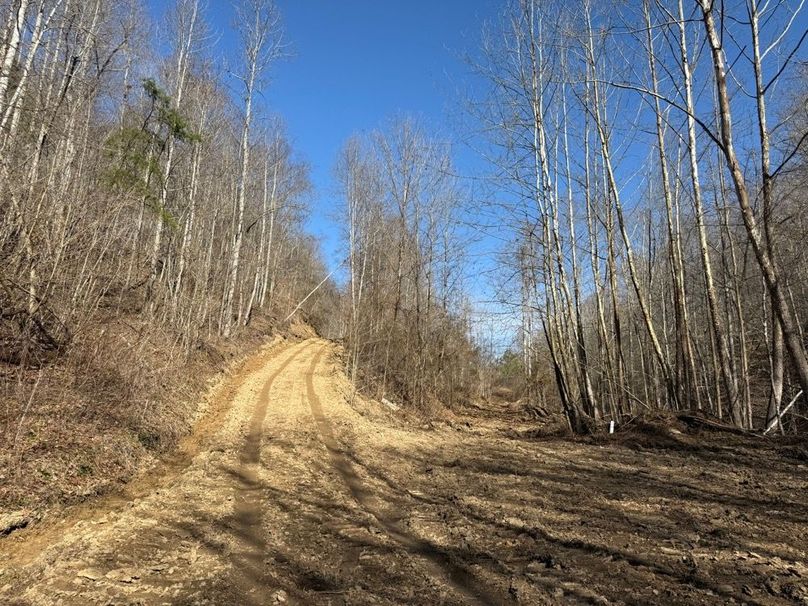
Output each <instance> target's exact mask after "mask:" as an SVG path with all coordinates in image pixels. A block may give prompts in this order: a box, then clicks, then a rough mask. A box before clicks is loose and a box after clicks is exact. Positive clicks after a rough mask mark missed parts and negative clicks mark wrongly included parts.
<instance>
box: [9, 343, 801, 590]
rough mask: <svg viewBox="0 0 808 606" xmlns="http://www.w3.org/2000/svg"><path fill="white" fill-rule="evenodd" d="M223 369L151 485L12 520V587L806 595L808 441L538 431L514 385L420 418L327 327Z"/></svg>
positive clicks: (647, 432) (681, 430)
mask: <svg viewBox="0 0 808 606" xmlns="http://www.w3.org/2000/svg"><path fill="white" fill-rule="evenodd" d="M227 385H228V386H227V387H226V388H225V389H224V391H222V392H221V393H222V395H223V398H222V399H221V400H220V401H221V402H225V401H226V404H222V405H221V407H220V408H218V409H217V412H216V413H215V414H213V415H212V416H211V419H215V422H214V421H213V420H211V422H210V423H209V425H207V426H203V427H202V429H201V430H200V433H198V434H196V435H197V436H198V437H197V438H195V442H194V444H195V446H194V448H195V450H193V451H191V452H190V453H189V456H188V457H187V458H186V460H185V461H184V462H183V464H182V465H178V466H177V467H176V468H174V469H171V470H169V471H168V472H166V473H165V474H164V476H162V478H161V479H158V480H154V481H151V482H147V483H146V484H145V485H144V489H143V490H142V492H141V493H140V494H138V495H135V496H133V498H131V499H129V500H124V501H122V502H120V503H116V504H112V505H110V506H108V507H105V508H103V509H101V510H96V511H95V512H92V513H89V514H88V515H85V516H82V517H79V518H78V519H72V520H68V521H66V522H64V523H63V524H62V525H61V526H60V527H58V528H51V529H43V530H42V531H41V532H40V534H39V535H37V534H35V533H30V532H29V531H21V532H20V533H15V534H13V535H11V536H10V537H8V538H7V539H4V540H2V541H0V552H2V553H0V555H2V556H3V562H4V563H3V564H2V565H0V566H2V567H3V569H2V570H0V602H3V600H5V601H6V603H11V604H18V605H21V606H23V605H24V606H30V605H39V604H53V603H61V604H65V605H73V604H76V605H78V604H82V605H83V604H96V603H97V604H187V605H191V604H216V605H221V604H225V605H227V604H234V605H235V604H239V605H242V604H247V605H249V604H256V605H258V604H273V603H276V604H280V603H289V604H301V605H302V604H322V605H338V604H345V605H348V604H350V605H354V604H422V605H427V604H428V605H433V604H576V603H580V604H593V603H594V604H637V605H640V604H642V605H645V604H659V605H668V604H716V605H718V604H731V603H735V604H783V605H786V604H805V603H808V553H807V552H806V549H808V536H806V533H807V532H808V529H807V528H806V524H805V521H806V519H808V502H806V493H808V490H807V489H808V473H807V471H808V470H806V462H805V461H804V460H803V459H801V458H800V456H799V454H800V452H802V451H801V450H800V448H799V447H798V446H795V445H789V446H787V447H783V446H782V445H780V444H778V443H777V442H774V441H768V440H766V441H764V440H754V441H752V440H749V439H748V438H742V437H740V436H734V435H723V434H716V435H713V434H710V435H707V434H691V433H688V430H687V429H686V428H684V427H682V428H679V429H677V431H675V432H670V431H663V430H659V431H660V432H662V433H661V434H654V432H651V431H650V430H640V429H635V430H634V431H633V432H632V433H631V435H629V434H624V435H622V436H618V437H616V438H606V439H603V438H598V439H589V440H586V441H572V440H568V439H561V438H556V437H539V436H537V434H536V433H535V431H533V430H534V428H535V421H534V420H532V419H530V418H528V417H527V416H525V415H523V413H522V411H521V410H519V409H517V408H514V407H512V406H509V405H506V404H502V405H491V406H487V407H480V408H474V409H469V410H467V411H465V412H464V413H463V414H462V415H461V414H456V415H450V416H447V417H445V418H444V419H443V421H441V422H433V423H431V424H427V425H424V426H417V427H416V426H413V424H412V423H410V422H408V421H405V420H404V419H402V418H401V417H400V416H398V414H399V413H394V412H391V411H390V410H389V409H388V408H386V407H385V406H382V405H379V404H377V403H374V402H369V401H365V400H363V399H361V398H357V397H354V396H353V395H352V393H351V390H350V386H349V385H348V383H347V381H346V380H345V378H344V376H343V375H342V373H341V370H340V365H339V362H338V360H337V358H336V351H335V348H334V346H333V345H331V344H330V343H328V342H325V341H322V340H318V339H307V340H305V341H302V342H300V343H296V344H289V343H286V344H279V345H277V346H276V347H275V348H273V349H270V350H266V351H264V352H262V353H261V354H259V355H257V356H256V357H255V358H253V359H252V360H251V361H250V362H249V363H248V365H247V366H245V368H244V369H243V372H242V373H239V374H238V375H236V376H234V377H233V380H232V381H230V382H228V384H227ZM629 438H630V439H629ZM662 438H664V439H662ZM15 537H16V538H15Z"/></svg>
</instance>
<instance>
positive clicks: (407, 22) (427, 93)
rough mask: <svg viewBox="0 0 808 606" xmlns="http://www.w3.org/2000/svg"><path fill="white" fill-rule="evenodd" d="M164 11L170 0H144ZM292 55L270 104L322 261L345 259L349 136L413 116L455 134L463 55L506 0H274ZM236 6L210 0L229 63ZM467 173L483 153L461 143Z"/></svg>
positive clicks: (267, 97)
mask: <svg viewBox="0 0 808 606" xmlns="http://www.w3.org/2000/svg"><path fill="white" fill-rule="evenodd" d="M147 2H148V5H149V7H150V10H151V12H152V13H153V15H154V16H155V17H157V18H158V22H159V17H160V15H161V14H162V13H163V11H165V9H166V8H167V7H168V6H169V5H170V3H169V2H165V1H161V0H147ZM276 4H277V6H278V8H279V10H280V13H281V16H282V21H283V29H284V39H285V42H286V44H287V53H288V55H289V56H288V57H287V58H285V59H283V60H281V61H280V62H278V63H276V64H275V65H274V66H273V67H272V68H271V70H270V79H269V82H268V83H267V85H266V86H265V87H264V91H263V93H264V94H263V102H264V105H265V108H266V109H267V110H268V111H270V112H272V113H277V114H280V115H281V116H282V117H283V119H284V121H285V122H286V124H287V128H288V134H289V136H290V138H291V139H292V144H293V147H294V149H295V150H296V152H297V153H298V155H299V158H300V159H302V160H304V161H306V162H308V163H309V165H310V167H311V177H312V181H313V185H314V192H313V194H312V200H311V206H312V209H311V210H312V212H311V218H310V221H309V229H310V231H311V232H312V233H313V234H314V235H316V236H317V237H318V238H319V239H320V241H321V243H322V250H323V254H324V256H325V260H326V262H327V263H328V264H329V265H330V266H332V267H333V266H334V265H336V264H338V263H339V261H340V256H339V230H338V227H337V226H336V225H335V222H334V220H333V215H334V210H335V208H336V207H337V205H338V203H339V200H338V197H337V194H336V191H335V184H334V179H333V166H334V163H335V160H336V157H337V153H338V152H339V150H340V148H341V147H342V145H343V143H344V142H345V140H346V139H347V138H348V137H349V136H350V135H352V134H354V133H358V132H367V131H370V130H372V129H374V128H377V127H380V126H383V125H384V122H385V121H386V120H387V119H390V118H393V117H395V116H396V115H401V114H408V115H412V116H415V117H417V118H419V119H421V120H422V121H423V123H424V124H425V125H426V126H427V127H428V128H429V129H430V130H431V131H433V132H437V133H438V134H440V135H442V136H444V137H451V136H452V134H453V133H452V129H451V126H450V125H451V123H452V121H453V120H454V119H455V118H457V116H458V114H459V113H460V112H462V103H463V102H462V95H460V94H458V91H459V89H461V88H463V87H466V86H468V84H469V81H470V79H469V76H470V72H471V70H470V69H469V67H468V66H467V64H466V62H465V61H464V56H465V55H466V54H469V53H470V54H474V53H477V52H478V51H479V48H480V38H481V33H482V27H483V22H484V21H486V20H491V19H495V18H496V17H497V16H498V14H499V12H500V11H501V10H502V8H503V3H502V1H501V0H276ZM234 14H235V12H234V9H233V4H232V3H231V2H230V1H229V0H208V9H207V20H208V23H209V24H210V26H211V28H212V29H213V30H214V31H215V32H216V33H217V34H218V35H219V36H220V38H219V41H218V44H217V45H216V49H215V50H214V51H213V53H214V55H215V56H217V57H218V58H220V59H221V60H222V61H223V62H225V61H230V62H232V61H233V59H232V57H234V56H235V53H236V52H237V37H236V34H235V32H234V29H233V19H234ZM455 159H456V163H457V165H458V166H457V168H458V170H459V172H460V173H461V174H474V173H477V172H480V171H481V170H482V166H483V165H482V161H481V160H480V159H479V157H477V155H476V154H474V153H473V152H471V151H470V150H469V149H467V148H464V147H463V146H462V145H458V146H456V147H455Z"/></svg>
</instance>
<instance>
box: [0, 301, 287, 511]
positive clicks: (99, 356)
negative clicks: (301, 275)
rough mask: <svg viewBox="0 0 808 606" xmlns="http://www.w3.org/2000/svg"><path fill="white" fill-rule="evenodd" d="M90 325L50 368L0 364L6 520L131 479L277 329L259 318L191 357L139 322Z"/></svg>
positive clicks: (0, 462)
mask: <svg viewBox="0 0 808 606" xmlns="http://www.w3.org/2000/svg"><path fill="white" fill-rule="evenodd" d="M88 324H90V323H88ZM92 325H93V327H94V328H93V329H91V330H89V331H87V332H84V333H82V334H80V335H77V336H76V339H75V340H74V342H73V344H72V346H71V348H70V350H69V351H68V352H67V353H66V354H65V355H64V356H63V357H61V358H60V359H58V360H57V361H55V362H54V363H52V364H50V365H48V366H45V367H43V368H41V369H36V370H21V369H20V368H18V367H14V366H9V365H6V366H4V367H0V514H2V513H3V512H8V511H15V510H21V509H22V510H26V511H28V512H30V513H31V515H33V516H39V515H41V514H42V513H43V512H44V511H45V510H46V509H47V508H48V507H51V506H53V505H62V504H70V503H76V502H79V501H83V500H85V499H87V498H88V497H91V496H93V495H97V494H102V493H105V492H109V491H110V490H112V489H114V488H115V487H116V486H119V485H120V484H122V483H124V482H126V481H127V480H128V479H129V478H131V477H132V475H133V474H134V473H135V472H136V471H137V470H138V469H139V468H141V467H142V466H144V465H147V464H148V463H149V461H150V460H151V459H153V457H154V456H155V455H156V454H158V453H160V452H165V451H168V450H170V449H171V448H172V447H174V446H175V445H176V444H177V441H178V440H179V439H180V438H181V437H182V436H183V435H185V434H186V433H187V432H188V431H189V430H190V428H191V425H192V423H193V421H194V418H195V413H196V407H197V405H198V402H199V400H200V396H201V394H202V393H203V392H204V390H205V389H206V387H207V385H208V383H209V382H210V380H211V379H213V378H214V377H215V376H216V375H217V373H220V372H222V371H223V370H224V369H225V368H226V367H227V366H228V365H229V363H230V362H231V361H232V360H233V359H235V358H237V357H239V356H241V355H243V354H245V353H248V352H251V351H253V350H254V349H255V348H257V347H258V346H259V345H260V344H261V343H263V342H264V341H265V335H267V334H269V333H270V332H271V326H270V324H269V322H268V321H267V320H265V319H260V318H256V320H255V321H254V322H253V324H252V325H251V327H250V329H249V330H248V331H245V332H244V333H242V334H240V335H239V338H238V341H237V343H236V342H235V341H233V342H225V341H222V340H214V341H209V342H200V343H198V344H197V347H196V348H195V349H193V350H192V351H190V352H185V351H183V349H182V348H181V347H180V346H179V345H178V342H179V339H178V338H177V335H176V334H170V333H167V332H165V331H164V330H162V329H159V328H156V327H154V326H153V325H151V324H149V323H148V322H146V321H144V320H142V319H139V318H137V317H134V316H132V317H128V318H127V317H123V318H120V317H118V318H113V317H110V318H99V319H98V322H95V323H92Z"/></svg>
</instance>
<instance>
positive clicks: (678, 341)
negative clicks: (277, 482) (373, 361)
mask: <svg viewBox="0 0 808 606" xmlns="http://www.w3.org/2000/svg"><path fill="white" fill-rule="evenodd" d="M805 38H806V33H805V15H804V14H802V3H801V2H787V1H772V2H758V1H757V0H745V1H738V2H727V3H718V2H714V1H713V0H694V1H686V0H670V1H668V0H642V2H637V3H627V4H624V3H598V2H591V1H589V0H578V1H576V2H572V3H560V2H554V1H552V0H518V1H515V2H511V3H510V5H509V8H508V10H507V12H506V15H505V17H504V19H503V21H502V23H501V24H500V26H499V27H497V28H494V29H493V30H491V31H489V33H488V35H487V37H486V44H485V60H484V61H482V62H481V64H480V65H479V72H480V74H482V75H483V76H484V77H485V78H486V81H487V82H488V83H489V95H488V97H486V98H485V99H484V102H483V103H480V104H479V106H478V115H479V116H480V117H481V118H482V119H483V120H484V121H485V125H486V127H487V130H488V132H490V133H493V135H492V139H491V141H492V143H493V144H495V145H496V148H497V150H498V154H497V169H498V175H499V179H498V181H497V183H498V186H499V188H500V189H499V193H500V195H499V196H497V197H496V213H498V216H500V217H507V218H508V225H509V230H510V232H509V233H510V234H511V237H512V245H511V247H510V249H509V253H508V255H507V258H506V264H507V266H508V267H510V268H512V269H513V275H514V276H516V279H514V280H512V281H511V283H510V289H509V292H510V293H511V294H510V295H509V296H508V297H507V298H506V299H505V300H504V302H505V303H507V304H508V305H510V306H511V307H512V308H513V309H516V310H518V313H519V315H520V317H521V331H520V334H521V343H520V348H519V349H520V351H521V354H522V367H523V371H524V375H525V385H526V388H527V389H528V390H529V392H530V395H529V397H530V398H534V399H535V398H542V397H547V396H548V394H552V393H553V392H554V394H555V395H556V396H557V398H558V401H559V402H560V405H561V407H562V409H563V410H564V412H565V414H566V416H567V418H568V421H569V423H570V425H571V427H572V428H573V429H575V430H577V431H585V430H587V429H589V428H591V426H592V424H593V423H596V422H598V421H605V420H621V419H624V418H626V417H627V416H631V415H634V414H637V413H638V412H640V411H642V410H646V409H669V410H684V409H700V410H703V411H705V412H708V413H710V414H712V415H715V416H716V417H718V418H719V419H724V420H726V421H728V422H731V423H732V424H734V425H736V426H738V427H742V428H753V427H755V428H760V429H765V430H772V429H774V428H775V427H780V428H783V427H784V425H785V424H786V423H790V424H791V425H790V426H791V427H794V426H795V424H797V423H798V422H799V420H800V419H801V418H802V417H801V415H799V414H798V411H800V410H804V405H803V404H801V402H802V400H800V398H804V394H806V393H808V358H807V357H806V340H805V334H804V318H805V317H806V313H808V310H807V309H806V304H805V301H806V296H805V295H806V292H805V279H804V277H805V275H806V270H808V266H807V265H806V257H805V254H804V247H803V246H802V245H801V243H802V241H803V240H804V238H805V235H806V234H808V231H806V225H805V216H806V213H805V208H806V197H805V194H804V186H805V179H806V175H808V170H806V169H808V162H806V160H808V158H807V157H806V146H805V140H806V133H808V119H807V118H808V116H806V110H805V107H806V106H805V101H806V97H805V82H806V80H805V76H806V71H805V65H806V64H805V59H804V57H805V54H804V42H805ZM787 409H788V413H789V416H784V413H786V411H787Z"/></svg>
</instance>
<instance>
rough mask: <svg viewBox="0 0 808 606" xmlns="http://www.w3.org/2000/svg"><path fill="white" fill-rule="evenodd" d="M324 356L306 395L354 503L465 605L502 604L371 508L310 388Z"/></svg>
mask: <svg viewBox="0 0 808 606" xmlns="http://www.w3.org/2000/svg"><path fill="white" fill-rule="evenodd" d="M325 353H326V349H325V348H322V349H320V350H319V351H318V352H317V354H316V355H315V356H314V359H313V360H312V362H311V366H310V367H309V370H308V371H307V372H306V396H307V399H308V401H309V406H310V408H311V412H312V415H313V416H314V420H315V423H316V425H317V429H318V431H319V433H320V437H321V439H322V441H323V444H324V445H325V447H326V450H328V452H329V454H330V455H331V462H332V465H333V466H334V468H335V469H336V470H337V472H338V473H339V474H340V477H341V478H342V480H343V482H344V483H345V485H346V486H347V487H348V490H349V491H350V492H351V495H352V496H353V498H354V500H355V501H356V502H357V504H358V505H359V506H360V507H361V508H362V509H363V510H364V511H365V512H366V513H368V514H369V515H370V516H371V517H372V518H373V519H374V520H376V522H377V524H378V526H379V528H380V530H382V531H383V532H384V533H385V534H386V535H387V536H388V537H390V538H391V539H392V540H393V541H395V542H396V543H398V544H399V545H400V546H401V547H403V548H404V549H406V550H407V552H408V553H409V554H410V555H412V556H415V557H417V558H419V559H421V560H422V561H423V562H424V563H425V564H426V565H427V567H428V570H429V572H430V574H431V575H432V576H433V577H435V578H436V579H440V580H442V581H443V582H445V583H446V584H447V585H448V586H449V587H451V588H452V589H454V590H455V591H456V592H457V593H458V594H459V595H460V596H462V597H463V599H464V601H465V603H467V604H474V605H476V606H489V605H498V604H503V603H504V600H503V599H502V598H501V597H499V596H497V595H493V594H491V593H490V592H489V591H488V590H487V589H486V588H484V587H482V586H481V584H480V582H479V581H478V580H477V579H476V578H475V577H474V576H473V575H472V574H471V573H470V572H469V571H468V570H466V569H465V568H464V567H463V566H462V565H460V564H458V563H457V562H455V561H454V559H453V558H452V556H451V555H450V554H449V553H447V552H446V551H444V550H443V549H441V548H440V547H438V546H436V545H434V544H432V543H430V542H428V541H425V540H423V539H420V538H418V537H416V536H414V535H413V534H412V533H410V532H408V531H407V530H406V529H405V528H404V527H403V525H402V524H401V523H400V522H399V521H398V520H397V519H395V518H393V517H391V516H390V515H386V514H384V513H383V512H381V511H379V510H378V509H377V508H376V507H374V506H373V504H372V493H371V491H370V490H369V489H368V488H367V487H366V486H365V485H364V484H363V482H362V479H361V478H360V477H359V475H358V474H357V473H356V471H355V470H354V466H353V464H352V463H351V461H350V459H349V458H348V457H346V456H345V454H344V450H343V449H342V448H341V447H340V445H339V442H338V441H337V438H336V434H335V433H334V429H333V426H332V425H331V422H330V421H329V420H328V418H327V417H326V416H325V413H324V412H323V407H322V402H321V401H320V398H319V396H318V395H317V390H316V389H315V387H314V376H315V372H316V369H317V366H318V364H319V363H320V361H321V360H322V358H323V355H324V354H325Z"/></svg>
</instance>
